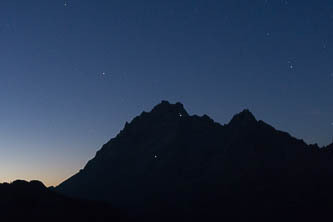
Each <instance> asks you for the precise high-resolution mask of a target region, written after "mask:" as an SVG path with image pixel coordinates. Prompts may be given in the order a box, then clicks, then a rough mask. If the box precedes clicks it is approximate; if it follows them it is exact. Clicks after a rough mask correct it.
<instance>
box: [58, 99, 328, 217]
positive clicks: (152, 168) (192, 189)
mask: <svg viewBox="0 0 333 222" xmlns="http://www.w3.org/2000/svg"><path fill="white" fill-rule="evenodd" d="M330 150H331V149H329V148H328V149H323V150H321V149H319V147H317V146H315V145H311V146H309V145H307V144H305V143H304V142H303V141H301V140H297V139H295V138H293V137H291V136H290V135H289V134H287V133H284V132H281V131H278V130H275V129H274V128H273V127H271V126H269V125H268V124H266V123H264V122H263V121H257V120H256V118H255V117H254V116H253V115H252V113H251V112H250V111H249V110H244V111H243V112H241V113H239V114H237V115H235V116H234V117H233V118H232V120H231V121H230V122H229V123H228V124H226V125H220V124H218V123H216V122H214V121H213V120H212V119H210V118H209V117H208V116H206V115H205V116H202V117H199V116H190V115H189V114H188V113H187V112H186V110H185V109H184V107H183V105H182V104H180V103H176V104H170V103H168V102H166V101H163V102H162V103H161V104H159V105H157V106H156V107H154V108H153V110H152V111H151V112H149V113H146V112H143V113H142V114H141V115H140V116H138V117H136V118H134V119H133V121H132V122H131V123H126V125H125V128H124V129H123V130H122V131H121V132H120V133H119V134H118V135H117V136H116V137H115V138H114V139H111V140H110V141H109V142H108V143H106V144H105V145H104V146H103V147H102V149H101V150H99V151H98V152H97V154H96V156H95V157H94V158H93V159H92V160H90V161H89V162H88V163H87V165H86V166H85V167H84V169H83V170H81V171H80V172H79V173H77V174H76V175H74V176H73V177H71V178H69V179H68V180H66V181H65V182H63V183H62V184H60V185H59V186H58V187H57V188H56V189H57V190H58V191H59V192H62V193H65V194H68V195H71V196H74V197H81V198H88V199H97V200H106V201H110V202H111V203H112V204H114V205H115V206H117V207H120V208H123V209H126V210H128V211H130V212H131V213H132V214H134V215H143V216H144V217H147V215H150V216H148V217H150V218H152V219H153V218H155V219H156V217H160V218H159V219H160V220H161V219H165V220H166V218H167V216H166V215H169V216H170V217H171V218H173V217H175V216H177V218H186V219H188V220H189V219H190V218H191V220H194V219H198V220H199V218H201V219H202V218H205V219H207V216H208V215H210V216H212V217H213V218H216V217H218V216H221V217H222V215H221V214H220V212H221V210H223V218H232V217H236V218H237V217H240V218H239V219H242V218H241V217H242V215H237V213H235V212H236V211H238V210H239V209H242V211H243V212H244V213H245V215H246V212H247V213H248V215H249V217H250V216H251V217H253V218H256V219H257V217H259V215H261V216H262V217H268V216H269V215H271V214H272V212H273V211H274V210H276V209H279V208H280V207H285V208H286V209H284V210H285V211H287V210H290V209H291V208H290V207H289V204H290V203H292V204H295V206H297V207H296V208H297V209H303V210H305V209H307V207H310V206H312V205H309V204H310V203H312V201H313V200H314V199H316V200H317V199H318V198H319V200H323V198H324V197H322V195H323V196H325V195H326V196H325V198H324V199H326V197H330V196H331V193H325V192H326V190H327V191H328V187H329V186H330V185H331V184H332V181H331V180H332V179H331V176H332V175H333V173H332V172H333V168H332V166H331V165H332V164H331V159H332V154H331V152H329V151H330ZM314 179H315V182H314V181H313V180H314ZM317 187H322V188H323V189H324V193H322V192H317V193H315V194H312V193H311V194H310V195H309V196H308V199H307V200H306V201H305V200H304V198H303V195H304V193H306V192H308V191H311V192H312V191H313V190H314V189H315V190H316V189H317ZM267 196H270V198H269V199H267ZM332 196H333V195H332ZM292 204H291V205H292ZM280 205H281V206H280ZM249 206H252V207H254V206H255V207H254V209H256V210H254V209H253V208H252V207H249ZM260 208H261V209H266V210H265V212H266V213H267V215H266V214H263V212H261V213H259V212H258V211H257V210H258V209H260ZM320 209H323V208H320ZM269 212H271V213H269ZM294 212H295V211H294ZM161 215H162V216H161ZM307 218H309V217H307Z"/></svg>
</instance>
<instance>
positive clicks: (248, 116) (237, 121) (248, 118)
mask: <svg viewBox="0 0 333 222" xmlns="http://www.w3.org/2000/svg"><path fill="white" fill-rule="evenodd" d="M257 122H258V121H257V119H256V118H255V116H254V115H253V114H252V112H251V111H250V110H248V109H244V110H243V111H242V112H240V113H238V114H236V115H234V116H233V118H232V119H231V121H230V122H229V125H232V126H234V125H237V126H247V125H253V124H256V123H257Z"/></svg>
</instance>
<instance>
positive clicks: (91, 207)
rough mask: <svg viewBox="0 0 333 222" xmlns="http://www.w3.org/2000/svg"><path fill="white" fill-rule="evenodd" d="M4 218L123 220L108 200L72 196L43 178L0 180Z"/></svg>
mask: <svg viewBox="0 0 333 222" xmlns="http://www.w3.org/2000/svg"><path fill="white" fill-rule="evenodd" d="M0 212H1V216H0V217H1V221H13V222H15V221H57V222H58V221H123V220H125V217H124V216H123V215H121V214H120V213H119V212H118V211H116V210H114V209H113V208H111V207H110V206H109V204H106V203H99V202H95V201H83V200H79V199H72V198H68V197H65V196H63V195H60V194H57V193H55V192H54V191H51V190H49V189H47V188H46V187H45V186H44V184H43V183H41V182H39V181H31V182H27V181H23V180H17V181H14V182H13V183H11V184H8V183H4V184H0Z"/></svg>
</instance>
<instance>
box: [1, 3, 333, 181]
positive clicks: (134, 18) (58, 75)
mask: <svg viewBox="0 0 333 222" xmlns="http://www.w3.org/2000/svg"><path fill="white" fill-rule="evenodd" d="M332 95H333V1H332V0H318V1H314V0H313V1H301V0H290V1H287V0H283V1H281V0H251V1H250V0H228V1H224V0H216V1H213V0H168V1H166V0H140V1H137V0H131V1H129V0H121V1H119V0H116V1H113V0H89V1H88V0H72V1H71V0H68V1H63V0H48V1H45V0H29V1H25V0H8V1H5V0H3V1H1V2H0V181H2V182H3V181H12V180H14V179H17V178H20V179H27V180H31V179H38V180H42V181H43V182H44V183H45V184H47V185H56V184H58V183H59V182H61V181H63V180H64V179H65V178H68V177H69V176H71V175H73V174H74V173H75V172H77V171H78V170H79V169H80V168H82V167H83V166H84V165H85V163H86V162H87V161H88V160H89V159H91V158H92V157H93V156H94V155H95V152H96V151H97V150H98V149H99V148H100V147H101V146H102V144H104V143H105V142H106V141H108V140H109V139H110V138H112V137H114V136H115V135H116V134H117V133H118V132H119V131H120V130H121V129H122V128H123V126H124V124H125V122H126V121H130V120H131V119H132V118H133V117H135V116H136V115H138V114H140V113H141V112H142V111H143V110H145V111H150V109H151V108H152V107H153V106H154V105H156V104H157V103H159V102H160V101H161V100H169V101H170V102H177V101H180V102H182V103H183V104H184V105H185V108H186V109H187V110H188V111H189V113H191V114H199V115H203V114H208V115H209V116H210V117H212V118H213V119H214V120H216V121H218V122H220V123H223V124H225V123H227V122H228V121H229V120H230V119H231V118H232V116H233V115H234V114H236V113H237V112H240V111H242V109H245V108H248V109H250V110H251V111H252V112H253V113H254V115H255V116H256V117H257V118H258V119H262V120H264V121H266V122H267V123H269V124H271V125H273V126H274V127H276V128H278V129H280V130H283V131H287V132H289V133H290V134H292V135H293V136H296V137H297V138H301V139H304V140H305V141H306V142H307V143H318V144H319V145H322V146H323V145H327V144H328V143H330V142H331V140H332V136H333V116H332V114H333V99H332Z"/></svg>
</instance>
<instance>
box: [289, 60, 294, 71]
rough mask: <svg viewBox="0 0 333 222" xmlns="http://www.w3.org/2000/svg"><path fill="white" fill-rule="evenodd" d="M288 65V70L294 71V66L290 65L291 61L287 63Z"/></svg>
mask: <svg viewBox="0 0 333 222" xmlns="http://www.w3.org/2000/svg"><path fill="white" fill-rule="evenodd" d="M288 64H289V69H294V65H293V64H292V62H291V61H288Z"/></svg>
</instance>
